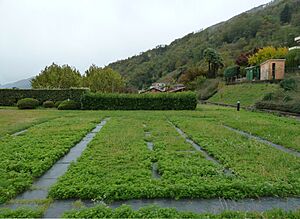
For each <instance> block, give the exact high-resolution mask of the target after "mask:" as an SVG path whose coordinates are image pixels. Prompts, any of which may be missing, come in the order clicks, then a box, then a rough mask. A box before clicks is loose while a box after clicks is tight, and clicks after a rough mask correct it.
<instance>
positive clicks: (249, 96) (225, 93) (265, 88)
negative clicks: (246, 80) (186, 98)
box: [209, 84, 279, 107]
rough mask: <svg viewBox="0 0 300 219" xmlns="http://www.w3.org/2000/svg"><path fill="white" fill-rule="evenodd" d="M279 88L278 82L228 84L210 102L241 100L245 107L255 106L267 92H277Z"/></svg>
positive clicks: (228, 102) (226, 102) (234, 101)
mask: <svg viewBox="0 0 300 219" xmlns="http://www.w3.org/2000/svg"><path fill="white" fill-rule="evenodd" d="M278 88H279V85H276V84H239V85H228V86H225V87H223V88H221V89H220V90H219V91H218V93H217V94H216V95H214V96H213V97H212V98H210V99H209V102H214V103H223V104H230V105H236V103H237V101H240V102H241V106H243V107H249V106H254V105H255V103H257V102H258V101H261V100H262V99H263V97H264V96H265V95H266V94H267V93H271V92H275V91H276V90H278Z"/></svg>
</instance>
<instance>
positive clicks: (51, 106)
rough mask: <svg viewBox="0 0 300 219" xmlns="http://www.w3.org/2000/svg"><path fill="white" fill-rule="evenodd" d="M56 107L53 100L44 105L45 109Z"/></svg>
mask: <svg viewBox="0 0 300 219" xmlns="http://www.w3.org/2000/svg"><path fill="white" fill-rule="evenodd" d="M54 106H55V105H54V102H53V101H51V100H47V101H45V102H44V103H43V107H45V108H53V107H54Z"/></svg>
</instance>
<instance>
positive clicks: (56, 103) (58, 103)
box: [54, 101, 62, 108]
mask: <svg viewBox="0 0 300 219" xmlns="http://www.w3.org/2000/svg"><path fill="white" fill-rule="evenodd" d="M61 103H62V101H56V102H55V104H54V106H55V107H56V108H58V106H59V105H60V104H61Z"/></svg>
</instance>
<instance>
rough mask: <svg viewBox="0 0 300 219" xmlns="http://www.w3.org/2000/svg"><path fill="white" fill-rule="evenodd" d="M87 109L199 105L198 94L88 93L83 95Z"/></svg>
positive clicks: (176, 107) (83, 105)
mask: <svg viewBox="0 0 300 219" xmlns="http://www.w3.org/2000/svg"><path fill="white" fill-rule="evenodd" d="M81 102H82V108H83V109H85V110H194V109H195V108H196V106H197V98H196V94H195V93H193V92H183V93H158V94H103V93H88V94H85V95H83V97H82V100H81Z"/></svg>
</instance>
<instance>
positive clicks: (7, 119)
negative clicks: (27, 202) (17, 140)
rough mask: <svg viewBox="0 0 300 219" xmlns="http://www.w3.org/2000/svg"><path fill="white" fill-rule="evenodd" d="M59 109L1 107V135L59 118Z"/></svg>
mask: <svg viewBox="0 0 300 219" xmlns="http://www.w3.org/2000/svg"><path fill="white" fill-rule="evenodd" d="M59 115H60V113H59V112H58V111H57V110H18V109H16V108H12V107H10V108H8V107H5V108H2V109H0V137H2V136H4V135H6V134H12V133H15V132H18V131H21V130H24V129H27V128H28V127H30V126H33V125H36V124H39V123H42V122H45V121H48V120H50V119H54V118H57V117H58V116H59Z"/></svg>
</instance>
